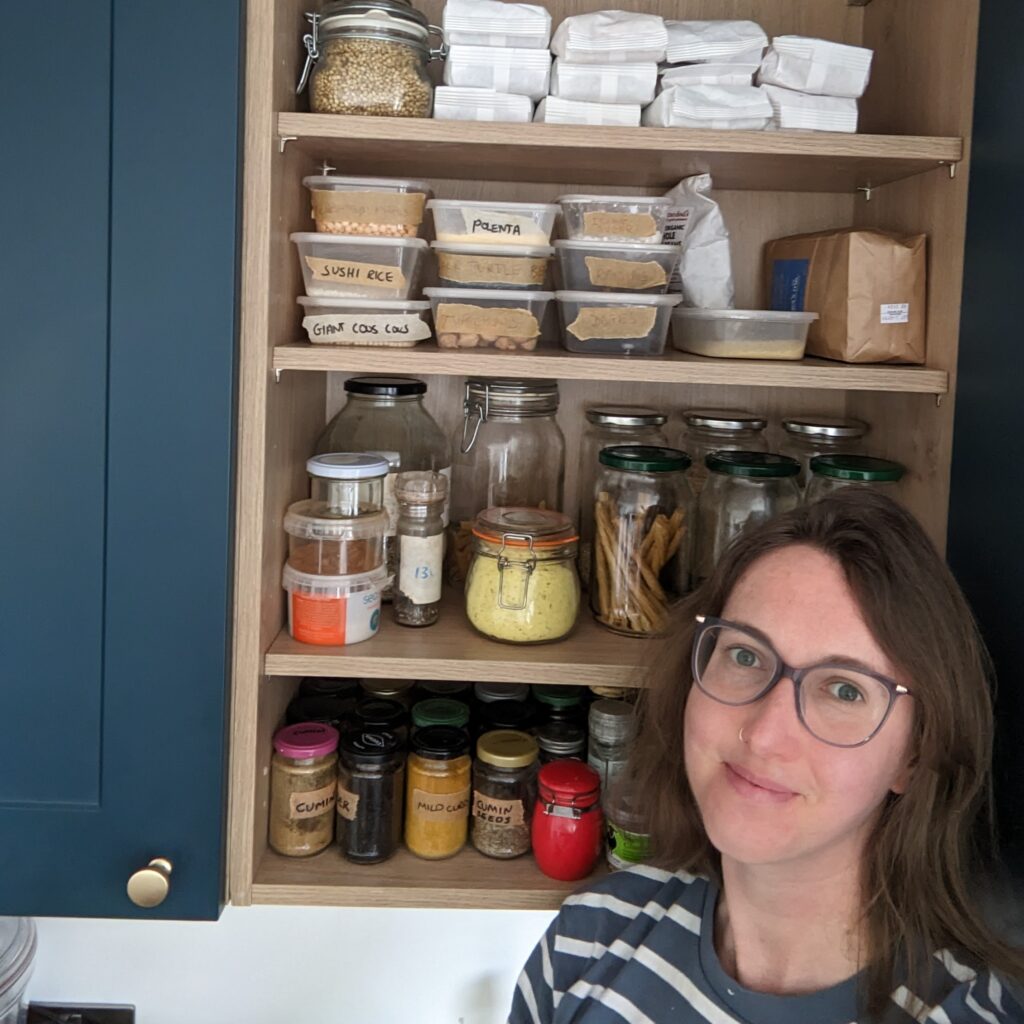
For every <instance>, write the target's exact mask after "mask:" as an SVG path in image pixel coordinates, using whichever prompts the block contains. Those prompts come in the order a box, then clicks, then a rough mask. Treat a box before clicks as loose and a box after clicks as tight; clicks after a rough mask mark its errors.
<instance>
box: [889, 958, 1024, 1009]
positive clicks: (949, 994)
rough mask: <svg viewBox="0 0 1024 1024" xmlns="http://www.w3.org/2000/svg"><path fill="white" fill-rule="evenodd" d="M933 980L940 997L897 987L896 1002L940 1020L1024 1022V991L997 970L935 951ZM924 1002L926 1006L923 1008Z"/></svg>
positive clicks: (894, 1001)
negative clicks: (970, 964) (977, 967)
mask: <svg viewBox="0 0 1024 1024" xmlns="http://www.w3.org/2000/svg"><path fill="white" fill-rule="evenodd" d="M934 967H935V973H934V974H933V981H934V983H935V986H936V992H938V993H941V995H940V996H939V997H938V999H937V1001H936V999H935V997H934V996H933V998H932V999H931V1000H918V999H917V998H916V997H915V995H914V994H913V993H912V992H911V991H910V990H909V989H907V988H905V987H901V988H898V989H897V990H896V991H895V992H894V993H893V996H892V1001H893V1003H895V1004H896V1006H897V1007H898V1008H899V1009H900V1010H902V1011H903V1013H904V1014H907V1015H908V1016H905V1017H903V1016H902V1015H901V1020H906V1021H909V1020H910V1019H911V1018H917V1019H919V1020H920V1019H922V1018H923V1019H927V1020H928V1021H929V1022H931V1021H938V1022H941V1024H1024V994H1022V992H1021V990H1020V988H1019V987H1016V986H1013V985H1011V984H1010V983H1007V982H1006V981H1005V980H1003V979H1002V978H1000V976H999V975H998V974H996V972H995V971H991V970H982V971H976V970H974V969H973V968H971V967H968V966H967V965H965V964H962V963H960V962H959V961H958V960H957V959H956V957H955V956H954V955H953V954H952V953H950V952H949V950H940V951H939V952H938V953H936V954H935V964H934ZM922 1003H923V1005H924V1009H923V1010H922V1008H921V1006H922Z"/></svg>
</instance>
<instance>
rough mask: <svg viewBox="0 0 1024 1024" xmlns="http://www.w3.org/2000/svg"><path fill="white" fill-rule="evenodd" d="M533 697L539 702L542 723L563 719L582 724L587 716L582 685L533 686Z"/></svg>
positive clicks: (539, 715) (539, 717) (538, 707)
mask: <svg viewBox="0 0 1024 1024" xmlns="http://www.w3.org/2000/svg"><path fill="white" fill-rule="evenodd" d="M532 692H533V699H534V700H535V701H536V702H537V711H538V719H539V721H540V722H541V723H543V722H553V721H556V720H558V721H563V722H576V723H577V724H580V725H582V724H583V722H585V721H586V718H587V709H586V705H585V704H584V702H583V693H584V690H583V687H582V686H546V685H545V686H536V685H535V686H533V687H532Z"/></svg>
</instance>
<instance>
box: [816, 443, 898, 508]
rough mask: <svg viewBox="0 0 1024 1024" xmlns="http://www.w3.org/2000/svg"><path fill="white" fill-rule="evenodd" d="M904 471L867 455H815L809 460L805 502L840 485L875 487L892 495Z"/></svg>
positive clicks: (888, 462) (894, 463) (885, 461)
mask: <svg viewBox="0 0 1024 1024" xmlns="http://www.w3.org/2000/svg"><path fill="white" fill-rule="evenodd" d="M905 472H906V470H905V469H904V468H903V466H901V465H900V464H899V463H898V462H890V461H889V460H888V459H873V458H871V457H870V456H868V455H819V456H817V457H816V458H813V459H811V480H810V483H808V485H807V503H808V504H810V503H811V502H813V501H817V500H818V499H819V498H825V497H827V496H828V495H830V494H834V493H835V492H836V491H838V490H840V489H841V488H843V487H850V486H851V485H854V486H861V487H875V488H879V489H880V490H884V491H885V492H886V493H888V494H890V495H893V492H894V491H895V490H896V489H897V488H896V485H897V484H898V483H899V482H900V481H901V480H902V479H903V476H904V473H905Z"/></svg>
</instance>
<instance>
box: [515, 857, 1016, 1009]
mask: <svg viewBox="0 0 1024 1024" xmlns="http://www.w3.org/2000/svg"><path fill="white" fill-rule="evenodd" d="M717 899H718V891H717V888H716V886H715V885H714V884H713V883H712V882H709V881H708V880H707V879H706V878H702V877H694V876H692V875H688V874H686V873H685V872H682V871H680V872H676V873H675V874H672V873H671V872H668V871H660V870H658V869H657V868H651V867H636V868H631V869H629V870H627V871H619V872H616V873H615V874H612V875H609V876H608V877H607V878H605V879H602V880H601V881H600V882H599V883H598V884H596V885H594V886H593V887H592V888H589V889H587V890H585V891H583V892H580V893H577V894H576V895H574V896H570V897H569V898H568V899H567V900H566V901H565V903H564V904H563V905H562V909H561V911H560V912H559V914H558V916H557V917H556V918H555V920H554V921H553V922H552V924H551V927H550V928H549V929H548V930H547V932H546V933H545V935H544V937H543V938H542V939H541V940H540V942H539V943H538V945H537V947H536V949H535V950H534V951H533V953H532V954H531V955H530V959H529V960H528V961H527V963H526V966H525V968H524V969H523V972H522V974H521V975H520V977H519V982H518V984H517V986H516V991H515V995H514V997H513V1002H512V1011H511V1013H510V1014H509V1018H508V1020H509V1024H622V1022H623V1021H626V1022H628V1024H856V1022H857V1020H858V1002H857V978H856V977H854V978H850V979H848V980H847V981H845V982H842V983H841V984H839V985H835V986H833V987H832V988H829V989H825V990H823V991H821V992H813V993H810V994H808V995H794V996H778V995H769V994H765V993H763V992H754V991H752V990H750V989H746V988H744V987H743V986H742V985H739V984H738V983H737V982H735V981H733V980H732V979H731V978H730V977H729V976H728V975H727V974H726V973H725V971H724V970H723V968H722V965H721V963H720V962H719V960H718V956H717V954H716V952H715V947H714V941H713V934H712V933H713V925H714V918H715V904H716V902H717ZM931 967H932V975H933V977H932V991H931V992H930V993H928V994H927V997H925V996H924V995H922V999H921V1002H918V1001H917V1000H916V999H915V995H914V994H913V993H911V992H910V991H909V989H907V988H906V987H905V986H902V985H901V986H900V987H899V988H897V989H896V991H895V992H894V993H893V994H892V998H891V1002H890V1004H889V1006H888V1009H887V1012H886V1014H885V1016H884V1017H883V1018H882V1021H883V1022H884V1024H913V1022H914V1021H915V1020H916V1021H917V1022H919V1024H1016V1022H1024V1011H1022V1008H1021V1006H1020V1004H1019V1003H1017V1002H1016V1001H1015V1000H1014V998H1013V997H1012V996H1011V995H1010V993H1009V991H1008V990H1007V989H1006V988H1005V987H1004V986H1003V985H1002V984H1001V983H1000V981H999V979H998V978H997V977H996V976H995V975H994V974H992V973H989V972H982V973H980V974H979V973H977V972H975V971H973V970H971V969H970V968H968V967H966V966H964V965H963V964H961V963H959V962H957V960H956V959H955V958H954V957H953V956H952V955H951V954H950V953H948V952H947V951H941V952H939V953H938V954H936V956H935V958H934V962H933V963H932V965H931Z"/></svg>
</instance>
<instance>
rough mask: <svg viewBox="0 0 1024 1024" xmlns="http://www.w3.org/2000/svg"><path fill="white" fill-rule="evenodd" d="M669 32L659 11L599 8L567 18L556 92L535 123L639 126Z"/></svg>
mask: <svg viewBox="0 0 1024 1024" xmlns="http://www.w3.org/2000/svg"><path fill="white" fill-rule="evenodd" d="M667 42H668V36H667V33H666V31H665V22H664V20H663V19H662V18H661V17H660V16H658V15H656V14H637V13H633V12H627V11H597V12H595V13H593V14H578V15H575V16H573V17H569V18H566V19H565V20H564V21H563V22H562V23H561V24H560V25H559V26H558V29H557V30H556V31H555V35H554V38H553V39H552V42H551V49H552V51H553V52H554V53H555V64H554V68H553V69H552V72H551V94H550V96H548V98H547V99H544V100H542V101H541V103H540V105H539V106H538V107H537V113H536V114H535V116H534V120H535V121H543V122H546V123H549V124H602V125H621V126H626V127H635V126H636V125H639V124H640V110H641V108H642V107H643V105H644V104H646V103H649V102H650V101H651V100H652V99H653V98H654V89H655V85H656V84H657V79H658V62H659V61H661V60H664V58H665V47H666V44H667Z"/></svg>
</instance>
